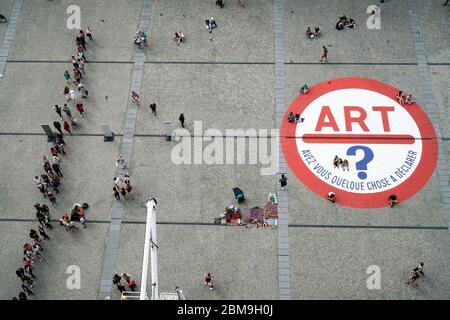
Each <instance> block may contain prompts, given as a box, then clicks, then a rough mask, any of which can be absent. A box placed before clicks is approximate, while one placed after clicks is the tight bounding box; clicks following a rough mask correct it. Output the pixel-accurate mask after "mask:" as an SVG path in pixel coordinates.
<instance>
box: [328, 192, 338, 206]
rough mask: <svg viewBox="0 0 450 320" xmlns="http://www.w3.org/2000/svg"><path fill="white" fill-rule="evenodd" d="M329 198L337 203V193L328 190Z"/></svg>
mask: <svg viewBox="0 0 450 320" xmlns="http://www.w3.org/2000/svg"><path fill="white" fill-rule="evenodd" d="M327 199H328V201H330V202H331V203H335V202H336V194H335V193H334V192H333V191H330V192H328V195H327Z"/></svg>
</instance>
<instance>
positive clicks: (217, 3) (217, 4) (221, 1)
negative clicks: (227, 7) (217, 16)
mask: <svg viewBox="0 0 450 320" xmlns="http://www.w3.org/2000/svg"><path fill="white" fill-rule="evenodd" d="M216 6H219V7H220V9H223V7H224V4H223V0H216Z"/></svg>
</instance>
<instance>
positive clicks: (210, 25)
mask: <svg viewBox="0 0 450 320" xmlns="http://www.w3.org/2000/svg"><path fill="white" fill-rule="evenodd" d="M205 24H206V28H207V29H208V30H209V33H211V32H212V30H213V29H214V28H216V27H217V23H216V21H215V20H214V17H211V18H209V19H207V20H206V21H205Z"/></svg>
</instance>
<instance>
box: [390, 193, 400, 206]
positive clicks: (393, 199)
mask: <svg viewBox="0 0 450 320" xmlns="http://www.w3.org/2000/svg"><path fill="white" fill-rule="evenodd" d="M388 203H389V206H390V207H391V208H392V207H394V206H395V205H396V204H397V203H398V198H397V195H396V194H391V195H390V196H389V197H388Z"/></svg>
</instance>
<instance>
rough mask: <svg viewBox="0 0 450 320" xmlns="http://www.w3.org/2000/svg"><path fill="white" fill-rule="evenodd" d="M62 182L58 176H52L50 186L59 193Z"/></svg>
mask: <svg viewBox="0 0 450 320" xmlns="http://www.w3.org/2000/svg"><path fill="white" fill-rule="evenodd" d="M60 184H61V183H60V182H59V178H58V176H53V177H51V180H50V186H51V187H52V189H53V191H55V192H56V193H59V190H58V187H59V185H60Z"/></svg>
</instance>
